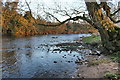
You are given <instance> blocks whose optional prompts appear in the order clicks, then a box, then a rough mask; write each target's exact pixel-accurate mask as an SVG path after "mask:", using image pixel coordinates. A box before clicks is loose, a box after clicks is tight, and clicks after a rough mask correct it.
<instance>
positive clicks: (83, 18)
mask: <svg viewBox="0 0 120 80" xmlns="http://www.w3.org/2000/svg"><path fill="white" fill-rule="evenodd" d="M79 19H82V20H85V21H87V22H88V23H89V24H90V25H92V26H94V23H93V22H92V21H91V20H90V19H88V18H87V17H85V16H76V17H73V18H68V19H66V20H64V21H63V22H61V23H58V24H55V25H53V24H38V25H42V26H52V27H56V26H60V25H62V24H64V23H66V22H67V21H70V20H73V21H76V20H79ZM94 27H95V26H94ZM95 28H96V27H95Z"/></svg>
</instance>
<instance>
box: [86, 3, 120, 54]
mask: <svg viewBox="0 0 120 80" xmlns="http://www.w3.org/2000/svg"><path fill="white" fill-rule="evenodd" d="M85 3H86V6H87V10H88V12H89V16H90V19H91V20H92V22H93V23H94V26H95V27H97V29H98V31H99V33H100V36H101V41H102V45H103V46H102V48H103V50H104V52H107V53H113V52H115V51H120V28H119V27H118V26H116V25H114V23H113V22H112V21H111V20H110V19H109V17H108V16H107V15H106V14H105V13H103V11H102V8H101V7H100V6H99V4H98V3H97V2H85Z"/></svg>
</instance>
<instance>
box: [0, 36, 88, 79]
mask: <svg viewBox="0 0 120 80" xmlns="http://www.w3.org/2000/svg"><path fill="white" fill-rule="evenodd" d="M83 36H90V35H89V34H64V35H42V36H33V37H26V38H14V37H3V38H2V41H3V42H2V45H3V46H2V49H0V52H2V66H0V72H1V71H2V77H3V78H32V77H39V78H70V77H72V76H74V75H75V71H76V66H77V65H76V64H75V60H76V59H77V57H73V56H74V55H76V56H79V58H81V57H84V55H83V54H80V53H77V52H75V51H72V52H70V51H62V52H59V51H53V50H54V49H58V47H56V46H54V45H55V44H60V43H73V42H77V40H78V39H80V37H83Z"/></svg>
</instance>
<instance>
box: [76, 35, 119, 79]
mask: <svg viewBox="0 0 120 80" xmlns="http://www.w3.org/2000/svg"><path fill="white" fill-rule="evenodd" d="M82 41H83V43H85V45H87V47H88V48H90V49H92V50H94V49H95V48H96V49H98V50H100V49H101V47H102V46H101V40H100V36H90V37H83V38H82ZM86 57H87V62H86V63H85V64H83V65H80V66H79V67H78V68H77V70H78V71H77V76H76V77H77V78H108V79H114V80H118V79H120V73H119V72H120V71H119V62H120V52H119V51H118V52H116V53H113V54H110V55H108V54H107V55H106V54H105V53H102V52H98V54H90V55H88V56H86Z"/></svg>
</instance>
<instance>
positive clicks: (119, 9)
mask: <svg viewBox="0 0 120 80" xmlns="http://www.w3.org/2000/svg"><path fill="white" fill-rule="evenodd" d="M119 11H120V8H118V10H116V11H115V12H114V13H113V14H111V16H114V15H115V14H116V13H118V12H119Z"/></svg>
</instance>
